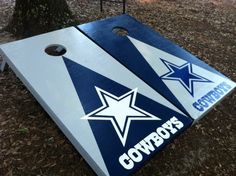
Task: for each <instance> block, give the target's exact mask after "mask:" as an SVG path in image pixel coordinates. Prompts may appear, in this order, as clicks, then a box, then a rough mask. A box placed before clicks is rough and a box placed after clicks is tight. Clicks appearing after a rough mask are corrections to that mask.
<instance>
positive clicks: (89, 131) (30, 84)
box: [0, 15, 235, 176]
mask: <svg viewBox="0 0 236 176" xmlns="http://www.w3.org/2000/svg"><path fill="white" fill-rule="evenodd" d="M120 18H124V22H125V21H126V20H127V19H130V20H131V21H135V23H136V24H139V25H138V26H136V25H134V26H131V27H132V28H130V29H128V30H129V35H130V31H132V30H131V29H136V31H138V28H140V29H139V30H141V32H140V33H145V32H147V31H146V30H148V31H149V32H150V35H151V37H148V34H145V35H146V37H147V38H152V37H153V36H155V35H157V36H158V34H155V33H154V32H153V31H151V30H150V29H148V28H147V27H144V26H142V25H141V24H140V23H138V22H137V21H136V20H134V19H133V18H131V17H130V16H127V15H124V16H119V17H115V18H111V19H107V20H104V21H98V22H96V23H91V24H86V25H82V26H79V27H70V28H66V29H62V30H58V31H54V32H51V33H47V34H43V35H39V36H36V37H32V38H28V39H24V40H20V41H16V42H12V43H8V44H4V45H1V46H0V49H1V50H0V51H1V53H2V55H3V58H4V60H3V63H2V65H1V69H2V70H3V69H4V65H5V63H7V64H8V65H9V66H10V67H11V69H12V70H13V71H14V72H15V73H16V75H17V76H18V77H19V78H20V79H21V81H22V82H23V83H24V84H25V85H26V87H27V88H28V89H29V91H30V92H31V93H32V94H33V95H34V97H35V98H36V99H37V100H38V102H39V103H40V104H41V105H42V106H43V108H44V109H45V110H46V111H47V112H48V114H49V115H50V116H51V117H52V119H53V120H54V121H55V122H56V124H57V125H58V126H59V128H60V129H61V130H62V131H63V132H64V134H65V135H66V136H67V138H68V139H69V140H70V141H71V142H72V144H73V145H74V146H75V148H76V149H77V150H78V151H79V152H80V154H81V155H82V156H83V157H84V158H85V160H86V161H87V162H88V163H89V164H90V166H91V167H92V168H93V170H94V171H95V172H96V173H97V174H98V175H112V176H113V175H115V176H116V175H117V176H120V175H122V176H123V175H124V176H125V175H130V174H132V173H133V172H134V171H136V170H137V169H138V168H139V167H141V166H142V165H143V164H144V163H145V161H147V160H148V159H149V158H150V157H151V156H153V155H154V154H155V153H157V152H159V151H160V150H162V149H163V148H164V146H166V145H167V144H168V143H170V142H171V141H173V140H174V139H175V138H176V137H177V136H178V135H179V134H181V133H182V132H183V131H184V130H185V129H186V128H188V127H189V126H190V125H191V124H192V123H193V121H194V120H193V118H190V117H189V114H190V113H189V112H190V111H188V110H187V109H186V108H185V107H184V106H183V105H182V103H181V101H179V100H178V99H177V98H176V95H174V93H172V91H170V90H169V87H168V85H166V83H165V81H166V80H167V81H169V80H168V79H169V78H168V77H175V76H176V75H175V73H174V71H176V70H177V69H178V68H179V67H178V66H179V65H176V63H175V64H172V63H171V61H172V60H171V59H173V58H171V57H170V56H169V55H167V56H168V57H166V58H165V60H163V61H162V62H163V63H164V66H165V67H163V68H162V67H160V65H158V64H159V63H160V62H156V60H155V58H154V59H153V58H149V59H147V61H146V59H145V57H144V54H143V55H142V54H140V52H141V51H139V50H138V46H139V44H137V43H139V41H137V43H136V45H137V46H136V45H134V44H133V43H131V40H132V39H131V37H132V36H128V37H123V36H116V35H114V33H111V35H108V36H106V32H107V28H109V30H110V29H111V31H112V29H113V27H112V28H110V27H109V25H108V24H109V23H111V24H113V23H114V24H115V23H116V22H117V21H119V20H117V19H120ZM125 19H126V20H125ZM108 21H110V22H108ZM101 22H102V23H103V22H105V24H107V25H104V26H103V27H102V28H103V30H104V32H103V30H102V29H101V26H100V28H99V25H98V26H97V27H98V28H97V29H96V28H94V27H95V26H94V24H100V23H101ZM126 23H127V24H128V22H127V21H126ZM116 26H117V25H115V26H114V27H116ZM118 26H119V25H118ZM92 29H93V31H94V32H92ZM86 31H87V32H88V31H89V32H90V34H91V36H90V35H89V34H88V33H87V32H86ZM98 31H100V32H98ZM109 32H110V31H109ZM96 35H97V37H96ZM137 35H138V34H137ZM99 37H101V40H103V41H104V43H106V41H109V43H110V44H108V43H107V45H110V46H112V47H115V46H116V48H113V50H110V51H108V50H107V49H106V48H105V47H104V43H103V44H100V43H99V42H98V41H96V40H95V39H99ZM110 37H111V38H110ZM133 37H134V36H133ZM144 38H145V37H144ZM160 38H161V37H160ZM154 39H155V37H154ZM99 40H100V39H99ZM105 40H106V41H105ZM136 40H138V39H137V38H136V39H133V41H136ZM96 43H97V44H98V45H97V44H96ZM169 43H170V42H169ZM54 44H57V45H59V46H64V47H65V48H66V50H67V52H66V53H65V54H63V55H62V56H50V55H48V54H46V53H45V48H47V47H48V46H51V45H54ZM131 44H132V45H131ZM141 44H142V42H141ZM141 44H140V47H141V48H142V47H143V45H141ZM170 44H171V43H170ZM123 45H125V46H127V48H124V47H123ZM129 46H132V47H129ZM145 46H146V45H145ZM150 47H151V46H150ZM150 47H149V46H148V47H147V48H143V52H144V51H146V52H144V53H145V54H147V53H149V55H150V54H151V56H152V55H153V57H156V54H157V53H156V51H153V50H151V49H150ZM151 48H152V47H151ZM170 48H171V47H170ZM104 49H105V50H104ZM115 49H117V52H118V53H119V52H120V53H125V52H123V51H126V52H127V53H129V54H130V58H127V57H126V55H124V59H122V58H123V57H122V58H119V57H117V56H116V55H115V54H114V53H113V51H114V50H115ZM139 49H140V48H139ZM152 49H155V47H153V48H152ZM159 50H160V49H159ZM159 50H158V51H159ZM178 50H179V48H178V47H177V46H176V52H177V53H178V52H180V51H178ZM106 51H107V52H106ZM133 52H134V54H133V55H132V53H133ZM152 52H153V53H152ZM163 52H164V51H163ZM181 52H183V51H182V50H181ZM181 52H180V53H181ZM165 53H166V51H165ZM158 54H159V53H158ZM166 54H167V53H166ZM172 54H173V53H172ZM136 55H138V56H139V57H134V56H136ZM149 55H148V56H149ZM188 55H189V56H191V57H193V56H192V55H190V54H188ZM164 56H166V55H165V54H164ZM172 57H174V56H172ZM175 57H177V56H175ZM131 58H132V59H131ZM126 59H129V62H127V63H126V62H124V61H125V60H126ZM152 59H153V60H154V61H152V62H153V63H151V62H150V63H149V62H148V61H151V60H152ZM179 59H180V58H179ZM193 59H195V60H197V59H196V58H194V57H193ZM182 60H183V61H182ZM182 60H181V59H180V61H179V62H180V63H182V64H183V66H182V65H181V68H182V67H183V69H184V68H185V67H187V68H185V72H184V74H187V78H188V79H189V80H190V82H189V84H191V86H194V91H195V92H196V91H197V90H198V88H200V89H201V88H202V85H198V86H197V85H196V84H197V83H209V84H210V82H207V81H212V80H210V79H207V78H205V77H204V76H202V75H201V74H199V73H198V71H199V69H200V71H203V72H204V71H205V72H204V73H207V74H209V73H208V72H210V73H212V75H214V76H215V75H216V76H218V77H217V78H219V77H220V79H222V80H223V83H224V84H220V86H219V87H217V88H216V89H215V88H214V89H213V91H214V92H216V93H212V94H213V95H214V96H216V97H217V96H218V97H219V96H220V97H219V98H218V99H217V102H218V101H219V100H221V99H222V97H223V96H225V95H226V94H228V93H229V92H230V91H232V89H233V88H234V87H235V84H234V83H233V82H232V81H230V80H229V79H227V78H226V77H224V76H223V75H221V74H220V73H218V72H216V71H215V70H214V69H212V68H210V67H209V66H206V65H204V66H203V67H201V64H203V63H202V62H200V61H199V62H200V63H201V64H199V65H197V64H196V65H195V64H192V62H191V63H190V61H191V58H190V59H189V63H188V64H186V65H187V66H185V62H187V61H186V60H184V59H182ZM194 62H195V61H194ZM177 64H178V63H177ZM135 65H136V66H137V68H138V69H137V70H135ZM141 66H142V67H141ZM140 67H141V68H142V69H140ZM205 67H206V68H205ZM208 67H209V68H208ZM157 68H160V69H161V70H162V71H163V70H164V71H166V70H167V69H169V70H170V71H169V72H170V73H169V72H168V74H165V76H166V77H167V78H168V79H166V80H163V79H164V76H163V78H162V79H160V76H159V75H158V74H157V73H156V70H157ZM181 68H179V70H180V71H181ZM186 70H187V71H189V72H187V71H186ZM171 71H173V73H172V72H171ZM190 71H192V72H190ZM196 71H197V73H195V72H196ZM139 72H142V73H139ZM153 73H155V74H153ZM143 74H144V76H142V75H143ZM179 74H180V73H179ZM181 78H182V77H181ZM187 78H182V79H184V80H182V84H187V83H186V79H187ZM200 78H202V80H201V81H200V80H199V79H200ZM152 79H153V80H154V81H156V82H155V84H156V85H160V88H159V89H157V87H158V86H156V85H154V81H153V82H152ZM179 79H180V78H179ZM205 79H207V80H205ZM215 79H216V78H215ZM204 81H206V82H204ZM179 82H181V81H180V80H179ZM151 83H153V84H151ZM174 83H176V81H175V82H174ZM182 84H181V85H182ZM211 84H215V83H212V82H211ZM162 88H165V89H164V90H165V91H166V93H165V91H164V92H163V91H162V90H161V89H162ZM177 88H178V87H177ZM210 88H211V87H209V86H208V87H206V86H204V87H203V89H209V91H211V89H210ZM195 92H194V96H195ZM198 92H201V91H198ZM181 93H182V92H181ZM199 94H200V93H199ZM209 96H210V95H209ZM213 99H214V98H213ZM215 100H216V98H215V99H214V101H215ZM187 101H188V99H187ZM212 101H213V100H212ZM198 103H199V104H200V105H201V104H202V103H200V102H198ZM212 104H215V103H212ZM211 108H212V106H211ZM208 109H209V108H208ZM204 112H205V111H204ZM192 117H193V116H192Z"/></svg>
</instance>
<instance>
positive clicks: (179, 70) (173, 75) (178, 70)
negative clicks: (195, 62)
mask: <svg viewBox="0 0 236 176" xmlns="http://www.w3.org/2000/svg"><path fill="white" fill-rule="evenodd" d="M162 62H163V63H164V64H165V65H166V67H167V68H168V69H169V72H168V73H166V74H164V75H162V76H161V78H162V79H165V80H175V81H179V82H180V83H181V84H182V85H183V86H184V87H185V89H186V90H187V91H188V92H189V93H190V94H191V95H192V96H194V89H193V83H194V82H212V81H210V80H208V79H206V78H204V77H202V76H200V75H197V74H196V73H194V72H193V68H192V64H190V63H185V64H183V65H181V66H178V65H175V64H173V63H170V62H168V61H165V60H163V59H162Z"/></svg>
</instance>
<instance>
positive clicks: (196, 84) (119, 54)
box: [78, 15, 235, 121]
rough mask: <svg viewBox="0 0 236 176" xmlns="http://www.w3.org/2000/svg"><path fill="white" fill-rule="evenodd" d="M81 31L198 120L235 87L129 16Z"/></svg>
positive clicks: (210, 68) (93, 23) (84, 27)
mask: <svg viewBox="0 0 236 176" xmlns="http://www.w3.org/2000/svg"><path fill="white" fill-rule="evenodd" d="M115 28H121V29H125V30H127V31H128V35H127V36H119V35H117V34H115V33H114V32H113V31H114V30H113V29H115ZM78 29H79V30H81V31H82V32H83V33H84V34H85V35H87V36H88V37H89V38H91V39H92V40H93V41H94V42H95V43H97V44H98V45H99V46H100V47H102V48H103V49H104V50H105V51H107V52H108V53H109V54H111V55H112V56H113V57H114V58H115V59H117V61H119V62H120V63H121V64H123V65H124V66H125V67H127V68H128V69H129V70H130V71H132V72H133V73H135V74H136V75H137V76H138V77H139V78H140V79H142V80H143V81H144V82H146V83H147V84H148V85H149V86H150V87H152V88H153V89H155V90H156V91H157V92H159V93H160V94H161V95H163V96H164V97H165V98H166V99H168V100H169V101H171V102H172V103H173V104H174V105H175V106H177V107H178V108H179V109H180V110H181V111H182V112H184V113H186V114H188V115H190V116H191V117H192V118H193V119H194V120H195V121H197V120H199V119H200V118H201V117H202V116H203V115H204V114H205V113H206V112H207V111H209V110H210V109H211V108H213V106H214V105H215V104H217V103H218V102H219V101H220V100H222V99H223V98H224V97H225V96H226V95H227V94H229V93H230V92H231V91H232V90H233V89H234V87H235V83H234V82H232V81H231V80H229V79H228V78H226V77H225V76H224V75H222V74H221V73H219V72H217V71H216V70H215V69H213V68H212V67H210V66H208V65H207V64H205V63H204V62H202V61H201V60H199V59H197V58H196V57H195V56H193V55H192V54H190V53H189V52H187V51H185V50H184V49H182V48H180V47H179V46H177V45H176V44H173V43H172V42H170V41H169V40H167V39H165V38H164V37H162V36H161V35H160V34H158V33H156V32H154V31H153V30H151V29H150V28H148V27H147V26H144V25H143V24H141V23H140V22H138V21H137V20H135V19H134V18H132V17H131V16H129V15H122V16H117V17H113V18H109V19H105V20H101V21H95V22H91V23H87V24H83V25H79V26H78Z"/></svg>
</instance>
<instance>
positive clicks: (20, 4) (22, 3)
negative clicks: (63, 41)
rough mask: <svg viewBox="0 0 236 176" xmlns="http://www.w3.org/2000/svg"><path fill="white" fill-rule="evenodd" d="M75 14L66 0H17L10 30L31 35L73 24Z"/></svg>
mask: <svg viewBox="0 0 236 176" xmlns="http://www.w3.org/2000/svg"><path fill="white" fill-rule="evenodd" d="M73 21H74V18H73V15H72V13H71V11H70V9H69V7H68V5H67V3H66V1H65V0H16V4H15V9H14V13H13V17H12V20H11V21H10V23H9V24H8V27H7V29H8V31H10V32H12V33H13V34H15V35H17V36H23V37H29V36H32V35H36V34H40V33H44V32H48V31H51V30H54V29H58V28H61V27H65V26H67V25H70V24H72V23H73Z"/></svg>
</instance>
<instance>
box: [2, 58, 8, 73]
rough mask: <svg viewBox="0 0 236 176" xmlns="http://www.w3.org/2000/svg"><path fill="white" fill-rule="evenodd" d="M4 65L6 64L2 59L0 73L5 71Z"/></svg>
mask: <svg viewBox="0 0 236 176" xmlns="http://www.w3.org/2000/svg"><path fill="white" fill-rule="evenodd" d="M6 64H7V62H6V60H5V59H4V58H3V61H2V63H1V64H0V71H1V72H3V71H4V69H5V67H6Z"/></svg>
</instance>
